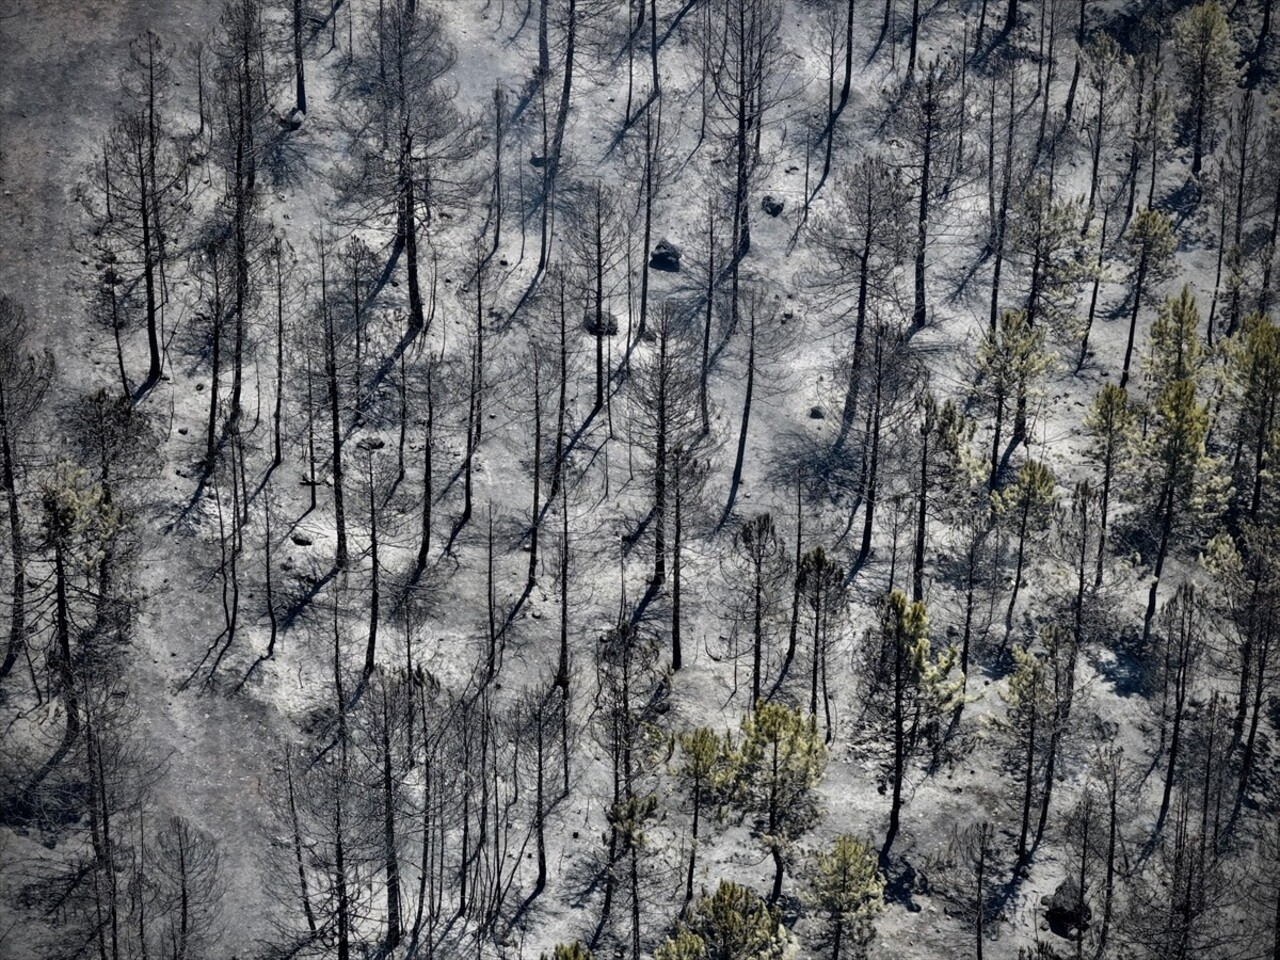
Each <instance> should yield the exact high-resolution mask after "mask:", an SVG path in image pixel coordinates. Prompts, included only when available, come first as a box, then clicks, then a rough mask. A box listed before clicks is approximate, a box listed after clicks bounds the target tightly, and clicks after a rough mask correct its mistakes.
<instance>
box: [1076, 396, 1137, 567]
mask: <svg viewBox="0 0 1280 960" xmlns="http://www.w3.org/2000/svg"><path fill="white" fill-rule="evenodd" d="M1137 423H1138V418H1137V414H1136V413H1134V410H1133V404H1132V403H1130V402H1129V394H1128V393H1127V392H1126V391H1125V389H1124V387H1118V386H1116V385H1115V384H1114V383H1106V384H1103V386H1102V389H1101V390H1099V391H1098V395H1097V396H1096V397H1094V398H1093V403H1092V404H1090V406H1089V410H1088V412H1087V413H1086V414H1085V417H1084V428H1085V432H1086V434H1087V435H1088V437H1089V447H1088V451H1089V456H1090V458H1091V459H1093V461H1094V462H1095V463H1096V464H1097V465H1098V470H1099V471H1100V472H1101V474H1102V484H1101V487H1100V493H1099V507H1098V530H1099V532H1098V562H1097V568H1096V571H1095V574H1094V581H1093V584H1094V586H1095V587H1099V586H1102V567H1103V558H1104V557H1105V556H1106V549H1107V516H1108V511H1109V509H1110V505H1111V489H1112V486H1113V484H1114V483H1115V480H1116V477H1117V475H1118V474H1119V471H1120V468H1121V467H1122V466H1123V465H1124V463H1125V462H1126V459H1127V457H1128V456H1129V453H1130V451H1131V449H1132V447H1133V444H1134V441H1135V440H1136V438H1137Z"/></svg>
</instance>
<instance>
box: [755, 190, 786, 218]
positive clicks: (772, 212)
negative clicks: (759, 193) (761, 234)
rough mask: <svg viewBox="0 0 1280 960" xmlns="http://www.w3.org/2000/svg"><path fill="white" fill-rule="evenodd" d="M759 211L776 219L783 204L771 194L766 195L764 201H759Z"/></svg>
mask: <svg viewBox="0 0 1280 960" xmlns="http://www.w3.org/2000/svg"><path fill="white" fill-rule="evenodd" d="M760 209H761V210H763V211H764V212H765V213H767V214H768V215H769V216H771V217H776V216H778V215H779V214H780V213H782V209H783V202H782V201H781V200H779V199H778V198H777V197H775V196H774V195H773V194H771V193H766V194H765V195H764V199H763V200H761V201H760Z"/></svg>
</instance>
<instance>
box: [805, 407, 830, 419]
mask: <svg viewBox="0 0 1280 960" xmlns="http://www.w3.org/2000/svg"><path fill="white" fill-rule="evenodd" d="M826 418H827V412H826V411H825V410H823V409H822V408H821V407H810V408H809V419H810V420H825V419H826Z"/></svg>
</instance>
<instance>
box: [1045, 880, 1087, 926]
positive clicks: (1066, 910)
mask: <svg viewBox="0 0 1280 960" xmlns="http://www.w3.org/2000/svg"><path fill="white" fill-rule="evenodd" d="M1092 918H1093V908H1092V907H1090V906H1089V903H1088V901H1086V900H1085V898H1084V893H1083V891H1081V889H1080V884H1079V883H1077V882H1076V881H1075V880H1073V879H1071V878H1069V877H1068V878H1067V879H1066V880H1063V881H1062V882H1061V883H1060V884H1058V889H1056V890H1054V891H1053V896H1052V897H1049V903H1048V910H1047V911H1045V919H1046V920H1048V921H1049V929H1050V930H1052V931H1053V932H1054V933H1056V934H1057V935H1058V936H1060V937H1065V938H1067V939H1075V938H1077V937H1079V936H1081V935H1082V934H1083V933H1084V931H1086V930H1088V929H1089V921H1090V920H1091V919H1092Z"/></svg>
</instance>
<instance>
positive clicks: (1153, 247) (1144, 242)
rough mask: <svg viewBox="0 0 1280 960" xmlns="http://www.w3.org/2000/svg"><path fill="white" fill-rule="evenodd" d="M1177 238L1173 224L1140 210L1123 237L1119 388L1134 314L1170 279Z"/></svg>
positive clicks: (1125, 374)
mask: <svg viewBox="0 0 1280 960" xmlns="http://www.w3.org/2000/svg"><path fill="white" fill-rule="evenodd" d="M1177 248H1178V236H1177V234H1176V233H1174V230H1173V221H1172V220H1170V219H1169V218H1168V217H1167V216H1165V215H1164V214H1163V213H1160V212H1158V211H1156V210H1141V211H1139V212H1138V215H1137V216H1136V217H1134V218H1133V222H1132V223H1130V224H1129V229H1128V231H1126V233H1125V235H1124V257H1125V260H1126V261H1127V262H1128V264H1129V277H1128V286H1129V297H1130V299H1131V309H1130V312H1129V339H1128V341H1127V342H1126V344H1125V348H1124V368H1123V369H1122V371H1121V373H1120V386H1122V387H1126V386H1128V385H1129V367H1130V365H1131V363H1132V361H1133V344H1134V339H1135V337H1136V334H1137V330H1138V313H1139V311H1141V309H1142V305H1143V304H1144V303H1146V302H1147V301H1148V300H1149V299H1150V297H1151V289H1152V287H1153V286H1155V285H1156V284H1159V283H1161V282H1163V281H1164V280H1167V279H1168V278H1169V277H1170V276H1172V275H1173V266H1174V264H1173V253H1174V251H1175V250H1176V249H1177Z"/></svg>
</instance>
